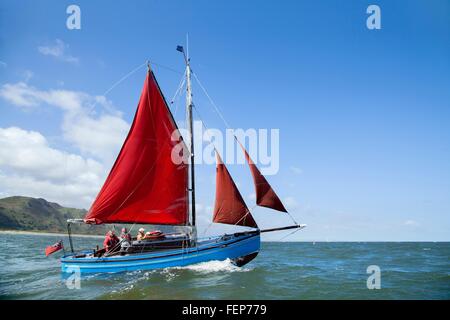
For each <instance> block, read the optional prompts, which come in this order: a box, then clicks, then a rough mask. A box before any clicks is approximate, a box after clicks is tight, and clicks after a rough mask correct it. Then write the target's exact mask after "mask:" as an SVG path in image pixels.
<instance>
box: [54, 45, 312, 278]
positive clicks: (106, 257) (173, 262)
mask: <svg viewBox="0 0 450 320" xmlns="http://www.w3.org/2000/svg"><path fill="white" fill-rule="evenodd" d="M177 50H178V51H180V52H181V53H183V55H184V60H185V63H186V73H185V76H186V116H187V127H188V128H187V129H188V131H189V139H186V140H188V142H187V143H186V142H185V141H184V140H183V137H182V136H181V135H180V134H178V135H174V134H173V133H174V132H178V127H177V124H176V122H175V120H174V118H173V115H172V113H171V111H170V108H169V106H168V104H167V102H166V100H165V98H164V95H163V94H162V91H161V89H160V87H159V85H158V82H157V81H156V78H155V75H154V73H153V70H152V69H151V67H150V64H149V65H148V71H147V75H146V78H145V81H144V86H143V89H142V93H141V96H140V100H139V103H138V106H137V110H136V114H135V116H134V120H133V123H132V125H131V128H130V131H129V133H128V136H127V137H126V139H125V142H124V143H123V146H122V148H121V150H120V152H119V155H118V157H117V159H116V161H115V163H114V165H113V167H112V169H111V171H110V173H109V175H108V177H107V178H106V181H105V183H104V185H103V187H102V188H101V190H100V192H99V193H98V195H97V197H96V198H95V200H94V202H93V204H92V206H91V207H90V209H89V211H88V212H87V214H86V216H85V217H84V219H71V220H68V221H67V222H68V225H67V226H68V234H69V241H70V251H67V252H66V253H65V254H64V256H63V257H62V258H61V269H62V271H63V272H67V273H73V272H74V271H78V272H80V273H103V272H124V271H133V270H149V269H158V268H167V267H178V266H186V265H191V264H197V263H201V262H207V261H213V260H227V259H229V260H230V261H232V263H234V264H235V265H237V266H243V265H245V264H246V263H248V262H250V261H251V260H253V259H254V258H255V257H256V256H257V255H258V252H259V251H260V242H261V238H260V237H261V233H264V232H272V231H278V230H288V229H301V228H303V227H304V226H305V225H300V224H297V223H296V222H295V220H293V221H294V224H293V225H290V226H285V227H281V228H271V229H262V230H261V229H260V228H259V227H258V225H257V223H256V221H255V220H254V218H253V216H252V214H251V212H250V210H249V208H248V207H247V205H246V203H245V201H244V199H243V197H242V195H241V194H240V192H239V190H238V188H237V186H236V184H235V182H234V181H233V178H232V177H231V175H230V173H229V171H228V169H227V167H226V165H225V164H224V162H223V161H222V159H221V157H220V154H219V153H218V152H217V150H216V159H217V164H216V190H215V191H216V194H215V206H214V211H213V219H212V222H213V223H221V224H229V225H235V226H244V227H248V229H246V230H245V231H239V232H234V233H231V234H230V233H226V234H221V235H218V236H213V237H207V238H199V237H197V231H196V219H195V218H196V207H195V179H194V178H195V172H194V137H193V134H192V133H193V115H192V108H193V102H192V92H191V74H192V71H191V66H190V59H189V57H188V56H187V54H186V53H185V50H184V48H183V47H182V46H178V47H177ZM236 140H237V139H236ZM238 142H239V141H238ZM239 144H240V143H239ZM180 145H181V146H182V148H181V149H180V155H182V156H185V157H186V158H187V159H189V160H188V161H186V162H184V161H181V162H177V161H173V158H172V157H173V150H174V148H176V146H180ZM240 146H241V148H242V151H243V152H244V154H245V159H246V161H247V163H248V165H249V168H250V171H251V174H252V176H253V182H254V185H255V191H256V205H258V206H262V207H266V208H270V209H274V210H277V211H280V212H284V213H287V210H286V208H285V207H284V205H283V204H282V202H281V200H280V199H279V197H278V196H277V194H276V193H275V191H274V190H273V189H272V187H271V186H270V184H269V183H268V181H267V180H266V178H265V177H264V176H263V175H262V174H261V172H260V171H259V169H258V168H257V166H256V164H255V163H254V162H253V161H252V159H251V158H250V156H249V154H248V152H247V151H246V150H245V148H244V146H243V145H242V144H240ZM73 223H85V224H95V225H101V224H124V225H126V224H132V225H133V226H134V225H136V224H139V225H143V224H151V225H166V226H174V227H176V226H178V227H179V228H177V230H179V229H180V227H182V228H181V229H183V228H184V229H183V230H187V231H185V232H179V231H177V232H174V233H167V234H163V235H161V234H160V235H158V236H157V237H150V238H148V239H141V240H137V239H134V238H133V239H131V241H129V242H127V243H126V245H124V243H122V242H121V243H120V245H118V246H117V247H116V248H114V249H115V250H110V251H105V249H93V250H81V251H75V250H74V247H73V243H72V237H71V224H73Z"/></svg>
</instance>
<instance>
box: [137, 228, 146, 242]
mask: <svg viewBox="0 0 450 320" xmlns="http://www.w3.org/2000/svg"><path fill="white" fill-rule="evenodd" d="M144 238H145V229H144V228H140V229H139V230H138V234H137V237H136V240H143V239H144Z"/></svg>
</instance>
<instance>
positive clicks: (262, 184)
mask: <svg viewBox="0 0 450 320" xmlns="http://www.w3.org/2000/svg"><path fill="white" fill-rule="evenodd" d="M236 141H237V142H238V143H239V145H240V146H241V148H242V151H243V152H244V154H245V159H246V160H247V163H248V165H249V167H250V171H251V173H252V176H253V183H254V184H255V192H256V204H257V205H258V206H261V207H266V208H271V209H274V210H278V211H282V212H287V210H286V208H285V207H284V205H283V203H282V202H281V200H280V198H278V196H277V194H276V193H275V191H273V189H272V187H271V186H270V184H269V182H267V180H266V178H265V177H264V176H263V175H262V174H261V172H260V171H259V169H258V167H257V166H256V165H255V163H254V162H253V161H252V159H251V158H250V156H249V155H248V152H247V150H245V148H244V146H243V145H242V144H241V143H240V142H239V141H238V140H237V139H236Z"/></svg>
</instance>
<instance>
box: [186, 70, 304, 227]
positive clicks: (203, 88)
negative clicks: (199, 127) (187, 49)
mask: <svg viewBox="0 0 450 320" xmlns="http://www.w3.org/2000/svg"><path fill="white" fill-rule="evenodd" d="M192 74H193V75H194V77H195V80H197V83H198V84H199V86H200V88H201V89H202V90H203V92H204V93H205V95H206V97H207V98H208V100H209V102H210V103H211V105H212V106H213V107H214V109H215V111H216V113H217V114H218V115H219V117H220V118H221V120H222V121H223V123H224V124H225V126H226V127H227V129H231V128H230V126H229V125H228V122H227V121H226V120H225V118H224V116H223V114H222V112H221V111H220V108H219V107H218V106H217V104H216V103H215V102H214V101H213V99H212V98H211V96H210V95H209V94H208V92H207V91H206V89H205V87H204V86H203V85H202V83H201V82H200V80H199V79H198V77H197V74H195V73H194V72H192ZM194 108H195V110H196V111H197V113H198V115H199V117H200V119H201V121H202V124H203V126H204V127H205V129H206V125H205V124H204V123H205V122H204V121H203V119H202V118H201V116H200V112H199V111H198V109H197V108H196V107H195V105H194ZM234 138H235V139H236V141H237V142H239V140H238V138H237V137H236V136H234ZM239 143H240V142H239ZM213 146H214V145H213ZM214 149H215V150H216V148H215V147H214ZM286 213H287V214H288V216H289V218H291V220H292V221H293V222H294V223H295V224H298V223H297V221H295V219H294V217H293V216H292V215H291V214H290V213H289V212H286Z"/></svg>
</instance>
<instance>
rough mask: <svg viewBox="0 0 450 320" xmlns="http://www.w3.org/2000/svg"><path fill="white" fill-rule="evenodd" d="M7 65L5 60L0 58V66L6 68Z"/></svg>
mask: <svg viewBox="0 0 450 320" xmlns="http://www.w3.org/2000/svg"><path fill="white" fill-rule="evenodd" d="M7 66H8V64H7V63H6V62H5V61H1V60H0V67H2V68H6V67H7Z"/></svg>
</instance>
